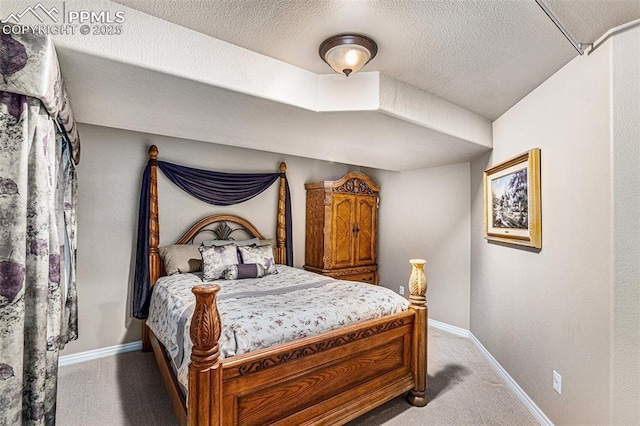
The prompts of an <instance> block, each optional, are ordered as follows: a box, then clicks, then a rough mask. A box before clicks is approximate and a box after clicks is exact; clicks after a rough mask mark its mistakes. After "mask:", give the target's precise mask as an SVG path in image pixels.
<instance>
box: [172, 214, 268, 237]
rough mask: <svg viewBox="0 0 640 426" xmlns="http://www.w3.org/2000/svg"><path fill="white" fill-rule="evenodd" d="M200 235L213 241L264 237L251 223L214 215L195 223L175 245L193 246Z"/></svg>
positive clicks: (241, 219) (232, 217)
mask: <svg viewBox="0 0 640 426" xmlns="http://www.w3.org/2000/svg"><path fill="white" fill-rule="evenodd" d="M201 234H207V235H209V236H210V238H207V239H214V240H238V241H239V240H248V239H251V238H259V239H261V240H264V239H265V238H264V236H263V235H262V234H261V233H260V231H258V229H257V228H256V227H255V226H253V224H252V223H251V222H249V221H248V220H246V219H243V218H241V217H240V216H236V215H233V214H214V215H211V216H207V217H205V218H204V219H202V220H200V221H198V222H197V223H195V224H194V225H193V226H192V227H191V228H189V230H188V231H187V232H185V233H184V235H183V236H182V237H180V239H179V240H178V241H177V242H176V244H193V243H194V240H195V239H196V238H197V237H198V236H200V235H201Z"/></svg>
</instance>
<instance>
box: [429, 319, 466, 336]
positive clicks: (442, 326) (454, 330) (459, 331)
mask: <svg viewBox="0 0 640 426" xmlns="http://www.w3.org/2000/svg"><path fill="white" fill-rule="evenodd" d="M429 326H431V327H433V328H437V329H438V330H442V331H448V332H449V333H451V334H455V335H456V336H460V337H466V338H468V337H469V330H465V329H464V328H461V327H456V326H455V325H450V324H447V323H444V322H440V321H436V320H434V319H429Z"/></svg>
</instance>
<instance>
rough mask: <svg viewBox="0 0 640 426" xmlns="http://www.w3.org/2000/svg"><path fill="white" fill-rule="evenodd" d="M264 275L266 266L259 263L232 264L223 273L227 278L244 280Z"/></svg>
mask: <svg viewBox="0 0 640 426" xmlns="http://www.w3.org/2000/svg"><path fill="white" fill-rule="evenodd" d="M264 276H265V272H264V268H263V267H262V265H260V264H259V263H241V264H239V265H231V266H229V267H228V268H227V269H225V270H224V273H223V278H224V279H225V280H243V279H245V278H262V277H264Z"/></svg>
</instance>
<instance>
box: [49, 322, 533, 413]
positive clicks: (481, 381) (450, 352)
mask: <svg viewBox="0 0 640 426" xmlns="http://www.w3.org/2000/svg"><path fill="white" fill-rule="evenodd" d="M428 374H429V385H428V391H427V396H428V400H429V403H428V404H427V406H426V407H423V408H416V407H412V406H411V405H409V404H408V403H407V402H405V401H404V399H403V398H402V397H398V398H396V399H394V400H392V401H389V402H388V403H386V404H384V405H382V406H380V407H378V408H377V409H375V410H373V411H371V412H369V413H368V414H366V415H364V416H362V417H360V418H358V419H356V420H354V421H353V422H351V423H349V425H353V426H355V425H367V426H370V425H389V426H390V425H394V426H404V425H509V426H514V425H535V424H537V423H536V421H535V419H534V418H533V417H532V416H531V414H529V412H528V411H527V410H526V408H525V407H524V406H523V405H522V404H521V403H520V401H518V399H517V398H516V397H515V396H514V395H513V393H512V392H511V391H510V390H509V388H508V387H507V386H506V385H505V384H504V383H503V382H502V381H501V379H500V378H499V377H498V376H497V375H496V374H495V373H494V372H493V370H492V369H491V367H489V365H488V364H487V363H486V361H485V360H484V359H483V358H482V355H480V353H479V352H478V350H477V349H476V348H475V346H473V344H472V343H471V342H470V341H469V340H468V339H465V338H461V337H457V336H454V335H452V334H449V333H446V332H443V331H440V330H437V329H434V328H429V367H428ZM57 424H58V425H59V426H67V425H69V426H71V425H73V426H75V425H78V426H80V425H82V426H84V425H136V426H143V425H173V424H175V418H174V417H173V412H172V411H171V406H170V404H169V401H168V399H167V395H166V393H165V390H164V385H163V383H162V380H161V378H160V374H159V373H158V369H157V367H156V364H155V360H154V359H153V355H152V354H149V353H142V352H130V353H126V354H122V355H117V356H113V357H108V358H102V359H98V360H95V361H89V362H85V363H81V364H74V365H69V366H66V367H62V368H60V379H59V384H58V416H57Z"/></svg>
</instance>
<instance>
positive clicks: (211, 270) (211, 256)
mask: <svg viewBox="0 0 640 426" xmlns="http://www.w3.org/2000/svg"><path fill="white" fill-rule="evenodd" d="M199 250H200V253H201V254H202V272H203V278H204V279H205V280H219V279H220V278H222V274H223V273H224V271H225V269H227V268H228V267H229V266H231V265H237V264H238V252H237V248H236V246H235V245H234V244H227V245H226V246H212V247H204V246H200V248H199Z"/></svg>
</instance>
